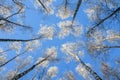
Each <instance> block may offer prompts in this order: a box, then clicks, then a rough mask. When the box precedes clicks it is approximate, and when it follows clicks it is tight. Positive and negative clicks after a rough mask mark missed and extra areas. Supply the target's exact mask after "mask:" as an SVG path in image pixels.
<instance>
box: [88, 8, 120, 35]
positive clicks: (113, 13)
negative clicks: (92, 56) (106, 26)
mask: <svg viewBox="0 0 120 80" xmlns="http://www.w3.org/2000/svg"><path fill="white" fill-rule="evenodd" d="M119 11H120V7H118V8H117V9H116V10H115V11H113V12H112V13H111V14H110V15H108V16H107V17H106V18H104V19H102V20H101V21H99V22H98V23H97V24H96V25H95V26H93V27H92V28H90V29H89V30H88V31H87V35H89V36H90V34H91V33H93V31H94V30H95V29H96V28H97V27H98V26H99V25H101V24H102V23H104V22H105V21H106V20H107V19H109V18H110V17H112V16H113V15H115V14H116V13H117V12H119Z"/></svg>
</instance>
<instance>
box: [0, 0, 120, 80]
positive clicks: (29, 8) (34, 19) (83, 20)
mask: <svg viewBox="0 0 120 80" xmlns="http://www.w3.org/2000/svg"><path fill="white" fill-rule="evenodd" d="M70 2H71V3H70V7H71V9H72V8H74V7H75V3H77V0H75V1H72V0H70ZM34 3H35V2H34V1H33V0H26V1H25V2H24V4H25V5H26V10H25V14H24V16H25V17H23V18H22V17H20V19H21V20H22V22H23V24H25V25H29V26H31V27H32V30H25V29H23V28H20V29H19V28H16V29H15V31H14V32H13V33H10V34H9V33H6V32H2V31H0V38H11V39H31V38H34V37H37V36H38V35H39V34H38V32H39V30H40V28H41V27H43V26H44V25H47V27H48V26H51V25H53V26H54V28H55V29H56V30H55V35H54V36H53V39H52V40H50V39H47V38H45V39H40V40H39V42H40V45H41V46H40V47H38V48H37V49H35V50H34V51H29V52H27V53H25V54H23V55H21V56H20V57H21V59H22V60H23V61H24V60H26V59H27V57H29V56H32V57H33V60H31V64H30V65H28V66H27V67H25V68H24V69H23V70H22V69H21V70H20V72H23V71H24V70H26V69H28V68H29V67H30V66H32V65H33V64H35V63H36V61H37V59H38V58H39V57H42V56H44V55H45V51H46V49H47V48H51V47H53V46H54V47H55V48H56V49H57V58H58V59H60V61H59V62H52V63H50V64H49V65H48V66H47V67H46V72H47V71H48V70H49V68H50V67H52V66H57V67H58V74H57V76H56V77H55V78H52V80H59V78H61V77H62V76H64V74H65V72H67V71H72V73H73V75H74V77H75V79H76V80H84V78H83V77H82V76H81V75H79V73H78V72H76V67H77V66H78V64H79V62H76V61H75V60H74V58H72V59H71V61H70V62H69V63H67V62H66V61H65V60H64V59H63V58H66V57H67V56H66V54H65V53H64V52H62V49H61V47H62V45H63V44H65V43H69V42H78V45H79V43H82V42H83V43H84V45H81V44H80V45H79V46H80V47H79V48H78V49H77V51H78V52H79V51H84V54H83V56H80V58H81V59H82V60H83V61H84V62H85V63H89V64H90V67H92V69H93V70H94V71H95V72H97V73H98V75H99V76H100V77H102V73H101V72H100V65H101V62H102V60H103V59H104V60H103V61H107V63H109V64H110V66H111V67H114V65H116V64H115V62H114V59H115V58H116V56H119V51H120V50H119V49H112V50H110V52H109V55H107V53H106V55H104V56H106V58H103V59H102V57H103V56H101V55H100V56H98V57H96V58H93V57H92V55H90V54H89V53H90V52H89V51H88V48H87V47H88V45H87V43H88V42H87V38H86V31H87V26H88V25H90V26H91V25H92V24H90V21H89V19H88V17H87V15H86V13H85V12H84V11H85V9H86V8H87V7H86V6H84V5H85V3H83V4H82V5H81V6H80V9H79V11H78V13H77V16H76V18H75V21H77V22H78V23H79V25H80V26H82V31H81V32H82V34H81V35H79V36H77V37H75V36H73V34H72V33H71V34H70V35H68V36H67V37H65V38H59V37H58V35H59V32H60V27H59V22H62V21H67V20H68V21H71V20H72V16H71V17H69V18H66V19H61V18H60V17H58V16H56V13H57V11H58V10H59V7H60V6H63V3H64V2H62V1H61V0H59V1H56V2H54V3H53V6H55V8H56V9H55V11H54V12H55V13H54V14H52V15H51V14H45V13H44V10H42V9H41V6H38V7H37V9H35V6H34V5H35V4H34ZM50 7H51V6H50ZM71 13H72V12H71ZM15 18H16V17H15ZM12 20H14V21H17V18H16V19H14V18H13V19H12ZM41 25H42V26H41ZM18 27H19V26H18ZM71 32H72V31H71ZM26 44H27V43H24V42H23V43H21V47H22V48H21V49H20V53H21V52H23V51H24V50H25V47H26ZM32 44H35V43H34V42H33V43H32ZM108 44H109V43H108ZM9 45H10V43H9V42H6V43H5V42H3V43H0V46H1V47H2V49H4V50H6V49H9V47H8V46H9ZM17 46H19V45H17ZM68 47H69V46H68ZM15 55H17V53H16V50H10V51H9V52H7V58H8V60H9V59H10V58H12V57H14V56H15ZM16 64H17V62H16V61H12V62H10V63H8V64H7V65H5V70H3V72H0V74H2V75H3V73H5V74H7V72H9V71H11V70H15V68H16V66H15V65H16ZM13 65H14V66H13ZM35 70H36V69H34V70H32V71H31V72H30V73H28V74H27V75H25V76H24V77H23V78H20V80H30V77H31V76H33V74H34V72H35ZM39 74H40V72H39ZM46 74H47V73H46ZM92 79H93V77H92Z"/></svg>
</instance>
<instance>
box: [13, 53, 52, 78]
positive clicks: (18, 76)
mask: <svg viewBox="0 0 120 80" xmlns="http://www.w3.org/2000/svg"><path fill="white" fill-rule="evenodd" d="M50 56H51V55H49V56H47V57H46V58H44V59H43V60H41V61H39V62H38V63H36V64H34V65H33V66H32V67H30V68H29V69H27V70H25V71H24V72H22V73H20V74H17V75H16V76H15V77H13V78H12V79H11V80H18V79H19V78H21V77H23V76H24V75H26V74H27V73H29V72H30V71H32V70H33V69H34V68H35V67H36V66H38V65H39V64H41V63H42V62H44V61H46V60H47V59H48V58H49V57H50Z"/></svg>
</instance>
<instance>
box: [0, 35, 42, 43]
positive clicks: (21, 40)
mask: <svg viewBox="0 0 120 80" xmlns="http://www.w3.org/2000/svg"><path fill="white" fill-rule="evenodd" d="M42 37H43V36H40V37H38V38H34V39H26V40H24V39H0V42H28V41H34V40H38V39H40V38H42Z"/></svg>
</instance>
